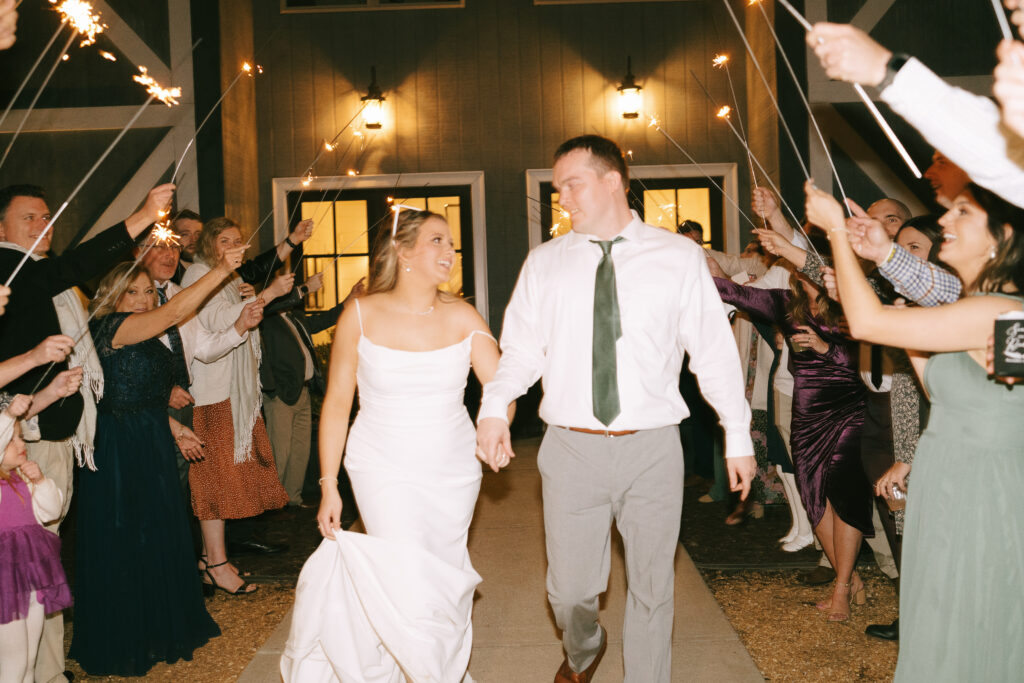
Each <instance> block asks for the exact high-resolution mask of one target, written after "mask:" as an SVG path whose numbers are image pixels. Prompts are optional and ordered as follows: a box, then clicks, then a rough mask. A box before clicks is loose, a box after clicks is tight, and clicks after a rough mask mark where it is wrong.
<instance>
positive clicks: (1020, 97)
mask: <svg viewBox="0 0 1024 683" xmlns="http://www.w3.org/2000/svg"><path fill="white" fill-rule="evenodd" d="M1014 14H1021V15H1024V10H1018V11H1017V12H1015V13H1014ZM996 54H997V55H998V56H999V66H997V67H996V70H995V73H994V76H995V78H996V82H995V85H994V86H993V87H992V93H993V94H994V95H995V96H996V99H997V100H999V104H1000V105H1002V108H1003V123H1005V124H1006V127H1007V128H1009V129H1010V130H1012V131H1013V132H1015V133H1016V134H1017V135H1020V136H1022V137H1024V43H1020V42H1016V41H1009V40H1004V41H1003V42H1002V43H1000V44H999V49H998V50H997V52H996Z"/></svg>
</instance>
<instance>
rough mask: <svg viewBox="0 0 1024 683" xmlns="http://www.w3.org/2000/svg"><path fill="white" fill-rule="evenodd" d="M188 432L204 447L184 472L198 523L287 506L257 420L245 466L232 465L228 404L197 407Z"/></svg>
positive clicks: (267, 440)
mask: <svg viewBox="0 0 1024 683" xmlns="http://www.w3.org/2000/svg"><path fill="white" fill-rule="evenodd" d="M192 425H193V426H192V431H194V432H195V433H196V436H197V437H199V440H200V441H201V442H202V443H204V444H205V447H204V448H203V452H204V458H203V459H202V460H200V461H199V462H193V463H192V464H191V465H189V468H188V483H189V487H190V488H191V489H192V510H193V511H194V512H195V514H196V517H198V518H199V519H204V520H208V519H242V518H245V517H255V516H256V515H258V514H260V513H262V512H265V511H266V510H275V509H277V508H280V507H284V506H285V505H287V504H288V493H287V491H285V490H284V487H283V486H281V482H280V481H279V480H278V477H277V467H275V466H274V452H273V451H272V450H271V448H270V438H269V437H268V436H267V428H266V425H264V423H263V418H262V417H257V418H256V424H255V425H253V428H252V449H251V452H250V460H249V461H248V462H243V463H239V464H235V430H234V427H233V425H232V422H231V400H230V399H225V400H223V401H221V402H220V403H214V404H212V405H208V406H196V407H195V408H194V409H193V412H192Z"/></svg>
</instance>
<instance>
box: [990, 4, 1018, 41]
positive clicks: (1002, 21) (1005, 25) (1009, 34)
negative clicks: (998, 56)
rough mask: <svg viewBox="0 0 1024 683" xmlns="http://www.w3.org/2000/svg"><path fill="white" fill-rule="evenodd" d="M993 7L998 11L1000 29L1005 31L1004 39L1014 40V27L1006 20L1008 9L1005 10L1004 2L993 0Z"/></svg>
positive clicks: (997, 17)
mask: <svg viewBox="0 0 1024 683" xmlns="http://www.w3.org/2000/svg"><path fill="white" fill-rule="evenodd" d="M992 7H993V8H994V9H995V11H996V19H997V20H998V21H999V30H1000V31H1002V32H1003V40H1013V29H1011V28H1010V22H1008V21H1007V20H1006V11H1005V10H1003V3H1002V2H1001V1H1000V0H992Z"/></svg>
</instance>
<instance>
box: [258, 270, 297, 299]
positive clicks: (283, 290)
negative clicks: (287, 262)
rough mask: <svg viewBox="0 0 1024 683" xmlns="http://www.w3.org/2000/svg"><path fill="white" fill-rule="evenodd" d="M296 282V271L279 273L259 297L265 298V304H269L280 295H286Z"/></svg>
mask: <svg viewBox="0 0 1024 683" xmlns="http://www.w3.org/2000/svg"><path fill="white" fill-rule="evenodd" d="M294 284H295V273H285V274H283V275H278V276H277V277H276V278H274V281H273V282H271V283H270V284H269V285H267V287H266V288H265V289H264V290H263V292H262V293H261V294H260V296H259V298H260V299H262V300H263V303H264V304H268V303H270V302H271V301H273V300H274V299H276V298H277V297H279V296H284V295H285V294H287V293H288V292H290V291H292V286H293V285H294Z"/></svg>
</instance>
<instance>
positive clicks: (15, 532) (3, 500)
mask: <svg viewBox="0 0 1024 683" xmlns="http://www.w3.org/2000/svg"><path fill="white" fill-rule="evenodd" d="M30 400H31V399H30V397H28V396H25V395H23V394H22V395H18V396H14V397H12V396H10V395H8V394H3V395H0V566H2V567H4V576H3V578H4V580H3V582H2V583H0V680H3V681H5V683H6V682H7V681H11V682H12V683H27V682H31V681H33V680H36V679H35V660H36V653H37V652H38V650H39V640H40V638H41V637H42V634H43V620H44V616H45V615H46V614H48V613H60V611H61V610H63V609H65V608H66V607H70V606H71V590H70V589H69V588H68V583H67V578H66V577H65V576H64V568H63V567H62V566H61V564H60V539H59V538H57V536H55V535H54V534H52V533H49V532H47V531H45V530H44V529H43V524H44V523H46V522H49V521H51V520H53V519H56V518H57V517H59V516H60V512H61V507H62V505H61V503H62V501H61V493H60V489H58V488H57V485H56V484H55V483H54V482H53V480H51V479H47V478H46V476H45V475H44V474H43V472H42V470H40V469H39V465H38V464H36V463H34V462H32V461H31V460H29V459H28V453H27V450H26V448H25V442H24V441H23V440H22V436H21V421H20V419H19V418H21V417H22V416H23V415H24V414H25V412H26V411H27V410H28V405H29V402H30Z"/></svg>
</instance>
